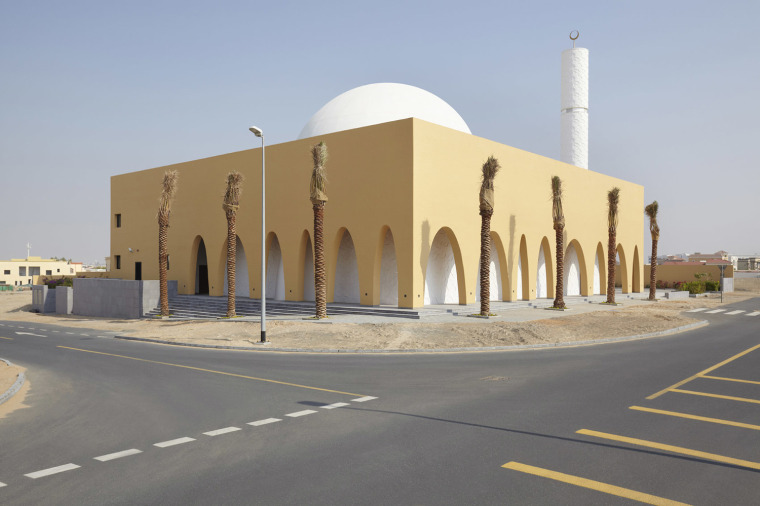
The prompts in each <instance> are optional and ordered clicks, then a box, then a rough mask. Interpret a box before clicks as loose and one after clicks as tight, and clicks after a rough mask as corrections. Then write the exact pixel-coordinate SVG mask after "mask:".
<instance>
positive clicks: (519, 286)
mask: <svg viewBox="0 0 760 506" xmlns="http://www.w3.org/2000/svg"><path fill="white" fill-rule="evenodd" d="M517 300H523V286H522V253H518V254H517Z"/></svg>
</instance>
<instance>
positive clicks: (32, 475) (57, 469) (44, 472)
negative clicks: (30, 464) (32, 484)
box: [24, 464, 79, 480]
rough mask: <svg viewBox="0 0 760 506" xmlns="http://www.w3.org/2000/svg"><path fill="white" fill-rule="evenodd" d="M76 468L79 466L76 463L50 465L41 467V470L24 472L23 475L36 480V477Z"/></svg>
mask: <svg viewBox="0 0 760 506" xmlns="http://www.w3.org/2000/svg"><path fill="white" fill-rule="evenodd" d="M78 468H79V466H78V465H76V464H66V465H63V466H58V467H51V468H50V469H43V470H42V471H35V472H33V473H29V474H25V475H24V476H27V477H29V478H32V479H33V480H36V479H37V478H42V477H43V476H50V475H51V474H58V473H63V472H65V471H71V470H72V469H78Z"/></svg>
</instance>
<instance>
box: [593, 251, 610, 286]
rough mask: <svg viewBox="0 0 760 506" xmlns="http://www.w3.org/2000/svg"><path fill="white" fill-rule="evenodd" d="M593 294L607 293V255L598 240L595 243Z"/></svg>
mask: <svg viewBox="0 0 760 506" xmlns="http://www.w3.org/2000/svg"><path fill="white" fill-rule="evenodd" d="M592 288H593V290H592V291H593V292H594V293H593V295H606V294H607V255H606V254H605V253H604V246H602V243H601V242H599V243H598V244H597V245H596V254H595V256H594V286H593V287H592Z"/></svg>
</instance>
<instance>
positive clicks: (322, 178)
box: [309, 142, 327, 319]
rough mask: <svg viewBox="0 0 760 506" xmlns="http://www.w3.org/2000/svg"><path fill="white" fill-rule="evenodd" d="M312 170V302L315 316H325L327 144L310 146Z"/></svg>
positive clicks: (310, 188)
mask: <svg viewBox="0 0 760 506" xmlns="http://www.w3.org/2000/svg"><path fill="white" fill-rule="evenodd" d="M311 156H312V158H313V160H314V170H312V172H311V184H310V185H309V198H310V199H311V205H312V209H313V210H314V303H315V312H316V314H315V317H316V318H317V319H321V318H327V279H326V273H325V251H324V250H325V245H324V237H323V234H324V230H323V227H324V219H325V204H326V203H327V194H326V193H325V190H326V187H327V173H326V172H325V162H327V144H325V143H324V142H320V143H319V144H315V145H314V146H312V148H311Z"/></svg>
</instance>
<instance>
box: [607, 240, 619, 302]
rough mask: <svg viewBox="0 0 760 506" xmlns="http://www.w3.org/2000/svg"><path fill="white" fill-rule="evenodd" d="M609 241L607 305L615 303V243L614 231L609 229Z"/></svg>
mask: <svg viewBox="0 0 760 506" xmlns="http://www.w3.org/2000/svg"><path fill="white" fill-rule="evenodd" d="M609 231H610V235H609V241H607V304H614V303H615V256H616V254H617V247H616V246H615V243H616V242H617V240H616V239H615V236H616V231H615V229H612V228H611V229H609Z"/></svg>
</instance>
